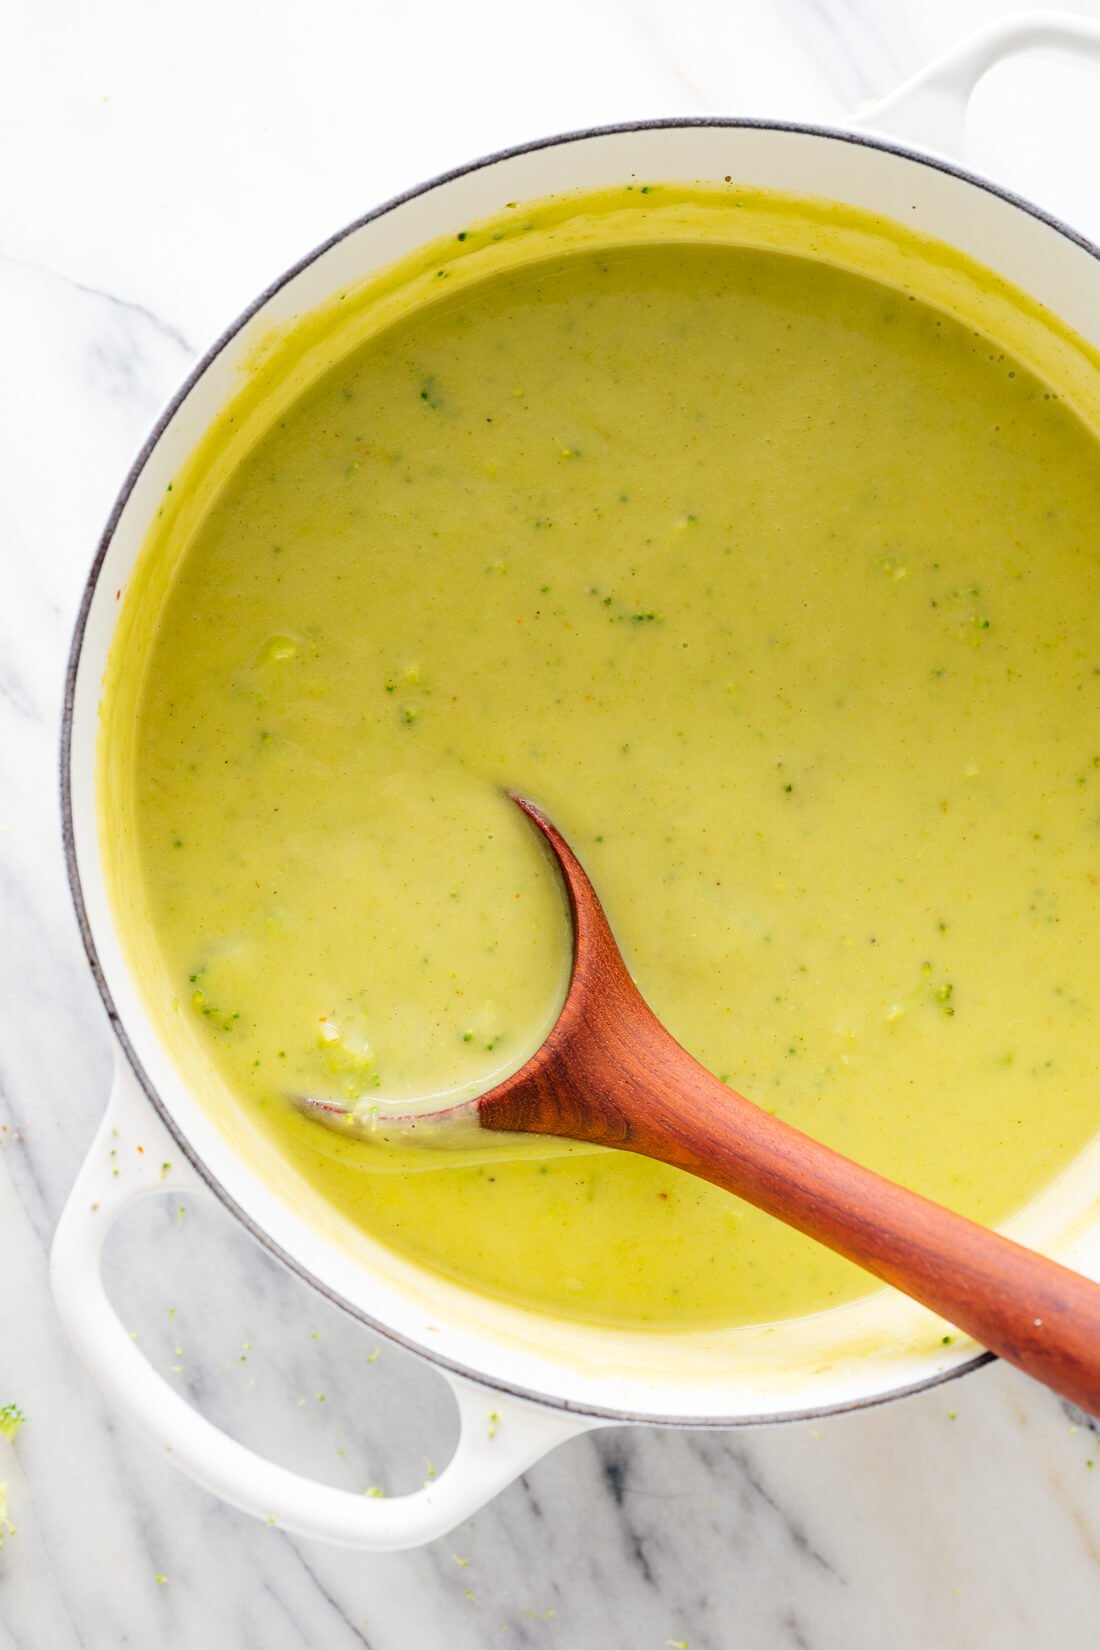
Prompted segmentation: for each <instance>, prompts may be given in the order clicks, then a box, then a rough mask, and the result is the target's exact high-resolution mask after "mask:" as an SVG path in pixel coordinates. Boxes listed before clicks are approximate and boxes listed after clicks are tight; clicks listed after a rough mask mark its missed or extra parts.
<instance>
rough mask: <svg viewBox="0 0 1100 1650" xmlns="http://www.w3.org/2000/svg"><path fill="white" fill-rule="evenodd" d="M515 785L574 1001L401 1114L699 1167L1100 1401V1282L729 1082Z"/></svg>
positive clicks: (326, 1112)
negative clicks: (568, 933)
mask: <svg viewBox="0 0 1100 1650" xmlns="http://www.w3.org/2000/svg"><path fill="white" fill-rule="evenodd" d="M513 800H514V801H515V802H516V804H517V805H518V806H519V807H520V808H522V810H523V812H524V813H525V814H526V815H527V816H528V818H529V819H530V820H531V821H532V822H533V823H534V824H535V825H536V826H537V827H538V829H539V830H540V831H541V832H542V834H543V836H544V837H545V838H546V840H547V842H548V843H549V845H550V847H551V849H552V850H553V852H554V855H555V856H556V858H557V860H558V863H559V865H560V867H561V871H562V875H563V877H564V879H565V887H566V890H567V893H568V895H569V903H570V907H571V910H572V915H573V972H572V978H571V980H570V984H569V990H568V992H567V994H566V998H565V1003H564V1006H563V1007H562V1011H561V1014H560V1016H559V1018H558V1020H557V1022H556V1024H555V1026H554V1028H553V1030H552V1031H551V1033H550V1035H549V1036H548V1037H547V1039H546V1041H545V1042H544V1043H543V1044H542V1046H541V1047H540V1048H539V1049H538V1050H537V1051H536V1052H535V1053H534V1054H533V1055H532V1056H531V1058H530V1060H528V1061H527V1063H526V1065H524V1066H523V1067H521V1069H520V1070H519V1071H517V1072H515V1073H514V1074H513V1075H512V1076H511V1077H508V1078H506V1079H505V1081H504V1082H502V1083H500V1084H498V1086H497V1087H496V1088H493V1089H490V1090H489V1091H488V1093H486V1094H484V1095H481V1096H480V1097H479V1098H478V1099H476V1100H472V1101H466V1102H463V1103H462V1104H461V1105H458V1106H452V1107H450V1108H448V1109H447V1110H446V1111H445V1112H435V1113H431V1114H429V1117H428V1118H425V1117H424V1116H423V1115H421V1116H418V1117H413V1116H411V1115H410V1116H409V1117H407V1118H405V1119H402V1120H399V1121H403V1122H405V1123H406V1124H407V1125H408V1126H410V1127H415V1126H420V1127H423V1125H424V1124H425V1123H426V1122H429V1121H430V1122H431V1123H437V1122H438V1121H439V1120H441V1119H444V1118H451V1119H454V1120H456V1121H458V1120H462V1119H467V1118H468V1119H471V1120H475V1119H476V1123H477V1125H478V1126H480V1128H482V1129H489V1130H494V1131H505V1132H520V1133H524V1134H549V1135H557V1136H560V1137H563V1138H565V1139H568V1140H581V1141H587V1142H590V1143H592V1144H594V1145H600V1146H614V1147H617V1148H618V1149H619V1150H620V1151H629V1152H639V1153H641V1155H642V1156H644V1157H655V1158H658V1159H659V1160H660V1161H661V1162H662V1163H671V1164H673V1165H674V1166H675V1167H676V1168H678V1169H686V1170H687V1172H688V1173H689V1174H695V1175H699V1176H701V1177H702V1178H703V1179H704V1180H710V1181H713V1183H714V1184H715V1185H716V1186H721V1187H722V1188H723V1189H724V1190H725V1191H727V1192H733V1193H735V1194H736V1196H738V1197H741V1198H744V1199H746V1200H747V1201H748V1202H749V1203H754V1204H755V1205H756V1206H757V1208H760V1209H764V1210H766V1211H767V1213H768V1214H770V1215H775V1216H776V1217H777V1218H778V1219H779V1220H783V1221H786V1222H787V1224H788V1225H790V1226H794V1227H796V1228H797V1230H798V1231H800V1232H805V1233H806V1234H807V1235H808V1236H809V1237H812V1238H816V1239H817V1241H818V1242H819V1243H824V1244H827V1245H828V1247H829V1248H830V1249H835V1250H836V1251H837V1253H838V1254H841V1255H844V1256H845V1258H846V1259H848V1260H851V1261H855V1262H856V1264H857V1265H859V1266H863V1267H865V1268H866V1269H867V1271H869V1272H873V1273H874V1274H875V1276H876V1277H880V1278H882V1279H883V1280H884V1281H885V1282H886V1283H890V1284H893V1286H894V1287H895V1288H896V1289H900V1290H903V1291H904V1292H905V1294H907V1295H911V1296H912V1297H913V1298H914V1300H918V1301H921V1302H922V1303H923V1304H924V1305H925V1306H927V1307H930V1308H931V1309H932V1311H933V1312H936V1313H937V1314H938V1315H939V1316H940V1317H943V1318H947V1319H948V1320H949V1321H950V1322H951V1323H953V1324H957V1325H958V1327H959V1328H960V1329H962V1330H964V1331H965V1332H966V1333H967V1334H968V1335H971V1336H972V1337H973V1338H974V1339H975V1340H976V1341H978V1342H980V1343H981V1345H983V1346H986V1347H989V1348H990V1350H991V1351H993V1352H996V1353H997V1354H998V1355H999V1356H1000V1357H1002V1358H1005V1359H1007V1361H1008V1362H1009V1363H1013V1364H1015V1365H1016V1366H1017V1367H1018V1368H1020V1369H1023V1370H1025V1371H1026V1372H1027V1374H1029V1375H1033V1376H1034V1377H1035V1379H1036V1380H1039V1381H1042V1382H1044V1383H1045V1384H1046V1385H1047V1386H1049V1387H1053V1389H1054V1391H1055V1392H1059V1393H1061V1394H1062V1395H1063V1396H1064V1397H1066V1398H1070V1399H1072V1401H1073V1402H1074V1403H1075V1404H1079V1405H1080V1406H1081V1407H1082V1408H1083V1409H1085V1410H1088V1411H1089V1412H1090V1413H1091V1414H1100V1285H1098V1284H1095V1283H1092V1282H1090V1281H1089V1280H1088V1279H1087V1278H1084V1277H1082V1276H1080V1274H1078V1273H1077V1272H1072V1271H1070V1270H1069V1269H1068V1268H1067V1267H1065V1266H1060V1265H1059V1264H1058V1263H1057V1261H1053V1260H1048V1259H1046V1257H1045V1256H1042V1255H1038V1254H1036V1253H1035V1252H1034V1251H1033V1250H1031V1249H1025V1248H1023V1247H1022V1246H1021V1245H1020V1244H1018V1243H1014V1242H1013V1241H1012V1240H1011V1239H1010V1238H1007V1237H1002V1236H1001V1235H1000V1234H999V1233H997V1232H994V1231H990V1230H989V1229H988V1228H987V1227H984V1226H979V1225H977V1224H976V1223H975V1222H974V1221H972V1220H967V1219H966V1218H965V1217H964V1216H963V1215H957V1214H954V1213H952V1211H951V1210H950V1209H945V1208H943V1207H941V1205H940V1204H938V1203H932V1202H930V1201H929V1199H928V1198H925V1197H921V1196H920V1195H919V1193H917V1192H910V1191H906V1190H905V1188H904V1187H902V1186H897V1185H895V1184H894V1182H893V1181H890V1180H885V1179H883V1177H882V1176H881V1175H877V1174H874V1173H873V1172H872V1171H871V1170H870V1169H865V1168H862V1167H861V1166H860V1165H859V1164H858V1163H853V1162H852V1161H851V1160H850V1159H849V1158H846V1157H842V1156H841V1155H840V1154H839V1153H838V1152H834V1151H832V1150H830V1148H829V1147H828V1146H823V1145H821V1144H820V1143H819V1142H818V1141H816V1140H812V1139H810V1137H809V1136H808V1135H805V1134H803V1133H802V1132H801V1131H800V1130H798V1129H795V1128H792V1127H791V1125H790V1124H789V1123H782V1122H780V1121H779V1119H778V1118H776V1117H773V1116H771V1115H770V1113H768V1112H766V1111H764V1110H762V1109H761V1107H759V1106H757V1105H754V1104H753V1102H752V1101H751V1100H746V1099H745V1098H744V1096H743V1095H740V1094H738V1093H737V1092H736V1091H735V1090H733V1089H731V1088H730V1087H729V1086H728V1084H726V1083H722V1082H719V1080H718V1078H716V1077H713V1076H712V1075H711V1073H710V1072H709V1071H707V1070H705V1069H704V1067H703V1066H701V1065H700V1064H699V1062H698V1061H697V1060H694V1059H693V1058H692V1056H691V1055H690V1054H689V1053H688V1052H687V1050H686V1049H684V1048H682V1047H681V1046H680V1044H679V1043H678V1042H677V1041H676V1040H675V1038H674V1037H672V1036H670V1035H669V1033H668V1032H667V1031H666V1030H665V1028H664V1027H663V1026H662V1025H661V1023H660V1021H659V1020H658V1019H657V1017H656V1015H655V1014H654V1013H653V1011H652V1010H651V1009H650V1008H649V1006H648V1005H647V1003H646V1002H645V1001H644V999H643V998H642V996H641V993H640V992H639V991H638V988H637V987H636V986H635V984H634V982H633V980H632V979H631V978H630V975H629V973H628V972H627V967H626V964H625V962H624V961H623V958H622V955H621V954H620V952H619V948H618V946H617V945H616V944H615V940H614V937H613V936H612V933H611V929H610V926H609V925H608V921H607V918H606V917H605V916H604V913H603V908H602V906H601V905H600V902H599V900H598V899H597V897H596V894H595V891H594V890H593V887H592V884H591V883H590V882H589V880H588V878H587V876H586V875H585V873H584V870H583V868H582V867H581V865H580V862H579V861H578V859H577V857H576V855H575V854H574V853H573V851H572V849H571V848H570V847H569V845H568V843H567V842H566V841H565V839H564V838H563V837H562V835H561V833H560V832H559V831H558V830H556V829H555V827H554V826H553V825H552V824H551V822H550V821H549V820H548V819H547V818H546V816H545V815H544V814H542V813H541V812H540V811H539V809H538V808H536V807H535V806H534V804H533V803H531V802H528V801H526V800H525V799H524V798H522V797H518V796H517V797H514V798H513ZM302 1104H303V1109H305V1110H306V1111H307V1112H309V1113H310V1114H312V1115H314V1116H317V1117H319V1118H320V1119H322V1120H324V1121H329V1122H335V1121H336V1120H337V1118H341V1119H343V1118H346V1116H347V1113H346V1109H345V1108H344V1107H340V1106H336V1105H332V1104H330V1103H328V1102H324V1101H312V1100H310V1101H304V1102H302ZM391 1121H392V1120H391ZM944 1127H945V1128H949V1127H950V1117H949V1115H945V1118H944Z"/></svg>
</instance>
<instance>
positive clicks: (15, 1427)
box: [0, 1404, 27, 1444]
mask: <svg viewBox="0 0 1100 1650" xmlns="http://www.w3.org/2000/svg"><path fill="white" fill-rule="evenodd" d="M26 1419H27V1417H26V1416H25V1415H24V1414H23V1411H22V1410H21V1409H20V1408H19V1405H18V1404H3V1405H0V1438H6V1439H7V1440H8V1443H9V1444H10V1443H13V1442H14V1440H15V1435H16V1433H17V1432H18V1431H19V1428H20V1427H21V1426H22V1425H23V1422H24V1421H25V1420H26Z"/></svg>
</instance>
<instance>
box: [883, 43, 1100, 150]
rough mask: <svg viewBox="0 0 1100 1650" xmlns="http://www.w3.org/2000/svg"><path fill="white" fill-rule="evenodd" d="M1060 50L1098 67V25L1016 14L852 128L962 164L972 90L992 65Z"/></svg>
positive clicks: (951, 53)
mask: <svg viewBox="0 0 1100 1650" xmlns="http://www.w3.org/2000/svg"><path fill="white" fill-rule="evenodd" d="M1051 49H1054V50H1059V51H1064V52H1069V53H1071V54H1072V55H1073V56H1075V57H1083V58H1087V59H1091V60H1093V61H1094V62H1096V63H1100V23H1096V22H1094V21H1093V20H1092V19H1091V18H1088V17H1075V16H1073V15H1072V14H1071V13H1069V12H1052V13H1047V14H1044V13H1042V12H1019V13H1017V14H1016V15H1015V16H1014V17H1005V18H1001V19H999V20H998V21H996V22H993V23H990V24H988V25H987V26H986V27H985V28H981V29H979V30H977V32H976V33H974V34H972V35H970V36H969V37H968V38H967V39H966V40H963V41H961V42H960V44H959V45H957V46H953V47H952V48H951V50H950V51H947V52H945V53H944V54H943V56H942V57H940V58H937V59H936V61H935V62H934V63H930V64H929V65H928V67H927V68H925V69H922V70H921V71H920V73H919V74H915V75H914V76H913V78H912V79H911V80H907V81H906V82H905V83H904V85H902V86H899V87H898V89H897V91H895V92H891V93H890V95H889V96H888V97H884V98H882V99H881V101H880V102H878V103H875V104H872V105H871V107H870V108H868V109H864V110H862V111H861V113H860V114H859V115H858V116H857V117H856V119H855V120H853V121H852V122H851V124H852V126H854V127H855V128H856V129H857V130H867V131H870V132H877V133H879V134H880V135H882V136H883V137H894V138H898V139H899V140H900V141H901V142H903V143H912V144H915V145H917V146H918V147H920V148H922V149H933V150H936V151H938V152H939V153H940V154H943V155H947V156H951V157H953V158H954V159H956V160H961V159H962V158H963V157H964V156H965V154H966V111H967V107H968V105H969V103H970V98H971V96H972V94H973V92H974V88H975V87H976V86H977V84H978V82H979V81H980V80H981V79H982V77H983V75H985V74H988V72H989V70H990V69H992V68H993V67H994V66H995V65H996V64H997V63H1000V62H1002V61H1003V60H1004V59H1005V58H1008V57H1015V56H1016V55H1017V54H1018V53H1020V52H1031V51H1048V50H1051Z"/></svg>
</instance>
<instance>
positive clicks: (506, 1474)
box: [51, 1058, 596, 1552]
mask: <svg viewBox="0 0 1100 1650" xmlns="http://www.w3.org/2000/svg"><path fill="white" fill-rule="evenodd" d="M196 1190H201V1191H206V1190H208V1188H207V1187H206V1185H205V1182H204V1181H203V1180H202V1179H201V1178H200V1177H199V1175H198V1174H197V1172H196V1171H195V1170H194V1169H193V1168H192V1167H191V1165H190V1163H188V1162H187V1161H185V1160H183V1159H182V1157H181V1153H180V1151H179V1148H178V1146H177V1144H176V1143H175V1142H174V1141H173V1140H172V1139H171V1137H170V1136H169V1134H168V1132H167V1130H166V1128H165V1127H164V1125H163V1123H162V1122H161V1121H160V1119H159V1117H157V1116H156V1114H155V1113H154V1112H153V1110H152V1108H151V1107H150V1105H149V1102H148V1100H147V1099H146V1097H145V1095H144V1094H143V1093H142V1091H141V1089H140V1088H139V1087H138V1084H137V1081H136V1079H135V1077H134V1076H133V1074H132V1072H131V1071H130V1068H129V1066H128V1065H127V1064H126V1062H125V1061H124V1060H123V1059H121V1058H119V1059H117V1060H116V1068H115V1080H114V1085H113V1088H112V1091H111V1099H110V1103H109V1104H108V1107H107V1114H106V1116H105V1117H104V1119H103V1122H102V1124H101V1125H100V1128H99V1131H98V1133H97V1134H96V1137H95V1140H94V1141H93V1143H92V1147H91V1150H90V1151H89V1153H88V1156H87V1158H86V1159H85V1161H84V1164H83V1167H82V1168H81V1170H80V1173H79V1175H78V1176H77V1180H76V1184H75V1185H74V1187H73V1189H72V1192H71V1193H70V1195H69V1200H68V1202H67V1204H66V1206H65V1209H64V1212H63V1213H62V1216H61V1221H60V1223H59V1225H58V1228H57V1234H56V1236H55V1238H54V1243H53V1252H52V1256H51V1279H52V1284H53V1294H54V1300H55V1302H56V1304H57V1309H58V1312H59V1313H60V1315H61V1318H62V1321H63V1322H64V1324H65V1327H66V1329H67V1330H68V1332H69V1335H70V1336H71V1338H72V1340H73V1342H74V1343H75V1345H76V1349H77V1351H78V1353H79V1355H80V1357H81V1360H82V1361H83V1363H84V1365H85V1367H86V1368H87V1370H88V1372H89V1373H90V1374H91V1376H92V1377H93V1379H94V1380H95V1381H96V1383H97V1384H98V1386H99V1387H100V1388H101V1390H102V1391H103V1393H104V1394H105V1396H106V1397H107V1398H109V1399H110V1400H111V1402H112V1403H113V1404H115V1405H116V1406H117V1407H118V1408H119V1409H120V1410H122V1411H124V1412H125V1413H126V1414H128V1415H129V1416H130V1417H131V1418H132V1419H133V1420H135V1421H136V1422H137V1423H138V1425H139V1426H141V1427H142V1428H143V1429H144V1430H145V1432H146V1433H147V1434H148V1435H149V1437H150V1438H151V1439H152V1440H153V1442H154V1443H156V1444H159V1445H160V1446H161V1447H162V1448H163V1449H165V1450H166V1451H168V1453H169V1454H170V1455H171V1457H172V1461H173V1464H174V1465H176V1466H178V1467H181V1468H182V1469H183V1471H184V1472H186V1473H187V1474H188V1475H189V1476H190V1477H191V1478H193V1479H195V1480H196V1482H198V1483H200V1484H202V1485H204V1486H205V1488H206V1489H208V1490H211V1491H213V1493H214V1494H215V1495H217V1496H220V1497H221V1499H222V1500H224V1501H229V1502H231V1503H232V1505H233V1506H235V1507H240V1508H241V1509H242V1510H243V1511H244V1512H248V1513H252V1514H253V1515H254V1516H255V1517H257V1518H262V1519H264V1520H265V1521H266V1522H267V1523H268V1524H272V1525H276V1526H278V1527H279V1528H280V1529H284V1530H290V1531H293V1532H294V1533H295V1534H297V1535H304V1536H310V1537H312V1538H313V1539H314V1540H317V1541H327V1542H330V1543H332V1544H333V1545H335V1546H342V1547H356V1548H362V1549H368V1550H373V1551H377V1552H381V1551H398V1550H401V1549H404V1548H408V1547H418V1546H421V1545H423V1543H425V1542H428V1541H433V1540H434V1539H435V1538H436V1537H437V1536H441V1535H444V1534H446V1532H447V1531H448V1530H451V1529H453V1528H454V1527H455V1525H456V1524H459V1523H461V1522H462V1520H463V1519H465V1518H468V1517H469V1516H470V1515H471V1513H474V1512H476V1511H477V1509H478V1508H479V1507H482V1506H484V1505H485V1503H486V1502H487V1501H490V1500H491V1499H492V1498H493V1496H495V1495H496V1494H497V1493H498V1492H499V1491H500V1490H502V1489H504V1488H505V1487H506V1486H507V1485H508V1484H510V1483H511V1482H512V1481H513V1479H515V1478H518V1477H519V1475H520V1473H522V1472H524V1471H526V1469H527V1468H528V1467H529V1466H531V1465H533V1463H534V1462H535V1461H537V1460H539V1459H540V1457H541V1456H543V1455H545V1454H546V1453H547V1452H548V1451H549V1450H551V1449H553V1448H554V1447H555V1445H557V1444H560V1443H563V1442H564V1441H565V1440H566V1439H567V1438H572V1437H574V1436H576V1434H578V1433H581V1432H585V1431H588V1430H589V1429H590V1428H591V1427H593V1426H594V1425H595V1424H596V1423H594V1422H593V1421H591V1420H590V1419H588V1418H587V1417H584V1416H576V1415H566V1414H562V1413H561V1412H560V1411H557V1410H549V1409H544V1408H543V1407H541V1406H539V1405H536V1404H531V1403H525V1402H523V1401H522V1400H520V1399H518V1398H512V1397H510V1396H508V1395H506V1394H503V1393H498V1392H494V1391H490V1390H487V1389H486V1388H483V1387H480V1386H477V1385H475V1384H474V1383H473V1382H471V1381H465V1380H461V1379H460V1378H458V1377H456V1376H454V1375H451V1374H446V1375H445V1379H446V1380H447V1382H448V1384H449V1385H450V1387H451V1389H452V1391H453V1392H454V1396H455V1401H456V1403H457V1404H458V1411H459V1420H460V1433H459V1441H458V1447H457V1448H456V1450H455V1453H454V1456H453V1457H452V1459H451V1461H450V1463H449V1464H448V1466H447V1467H446V1468H445V1469H444V1470H443V1471H442V1472H441V1473H440V1474H439V1476H438V1477H437V1478H434V1479H431V1480H430V1481H429V1482H428V1483H427V1484H425V1486H424V1488H423V1489H421V1490H417V1491H415V1492H414V1493H413V1494H411V1495H401V1496H394V1497H392V1498H389V1497H386V1498H381V1497H380V1498H377V1499H375V1498H373V1497H367V1496H365V1495H356V1494H354V1493H353V1492H352V1491H350V1490H340V1489H335V1488H333V1487H332V1486H330V1485H327V1484H321V1483H317V1482H315V1481H314V1480H313V1479H311V1478H304V1477H302V1476H301V1475H300V1474H298V1473H295V1472H291V1471H289V1470H288V1469H287V1468H286V1467H280V1466H278V1465H276V1463H275V1462H273V1461H268V1460H266V1459H265V1458H264V1457H263V1456H261V1455H257V1454H256V1453H255V1452H254V1451H253V1450H250V1449H246V1448H245V1447H244V1445H242V1444H239V1443H237V1442H236V1440H235V1439H233V1438H231V1437H229V1435H228V1434H227V1433H225V1432H222V1431H221V1430H220V1429H219V1428H218V1427H216V1426H214V1425H213V1423H212V1422H210V1421H207V1420H205V1419H204V1418H203V1416H201V1415H200V1414H199V1413H198V1411H197V1410H195V1409H193V1408H192V1407H191V1405H190V1404H189V1403H188V1402H187V1401H186V1399H184V1398H183V1397H181V1396H180V1394H179V1393H178V1392H176V1391H175V1390H174V1389H173V1388H172V1387H171V1386H170V1385H169V1383H168V1382H167V1381H166V1380H165V1379H164V1377H163V1376H162V1375H159V1374H158V1373H157V1372H156V1371H155V1370H154V1369H153V1367H152V1365H151V1364H150V1363H149V1362H148V1360H147V1359H146V1358H145V1357H144V1355H143V1354H142V1353H141V1352H140V1351H139V1350H138V1348H137V1345H136V1344H135V1342H134V1341H133V1339H132V1338H131V1336H130V1334H129V1331H128V1330H127V1329H126V1328H125V1327H124V1325H123V1323H122V1321H121V1319H120V1318H119V1317H118V1315H117V1313H116V1312H115V1310H114V1307H113V1306H112V1305H111V1303H110V1301H109V1300H108V1298H107V1294H106V1291H105V1289H104V1287H103V1278H102V1274H101V1268H100V1260H101V1256H102V1252H103V1246H104V1243H105V1242H106V1239H107V1235H108V1233H109V1232H110V1230H111V1227H112V1226H113V1225H114V1223H115V1221H116V1220H117V1218H118V1216H119V1215H120V1214H121V1213H122V1211H123V1209H125V1208H126V1206H127V1204H129V1203H132V1202H134V1201H136V1200H137V1199H138V1198H142V1197H148V1196H152V1195H153V1194H155V1193H162V1194H171V1195H173V1196H178V1195H179V1194H180V1193H181V1192H186V1193H188V1194H190V1193H192V1192H194V1191H196ZM441 1373H442V1372H441Z"/></svg>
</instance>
